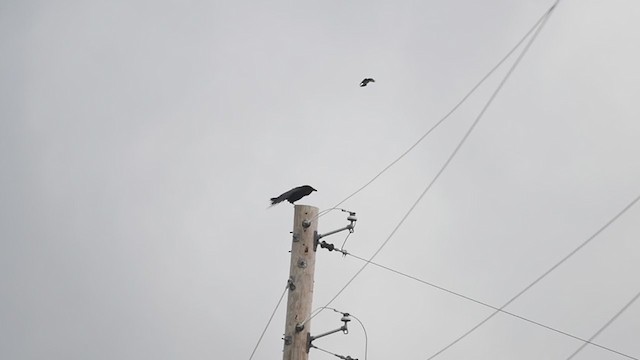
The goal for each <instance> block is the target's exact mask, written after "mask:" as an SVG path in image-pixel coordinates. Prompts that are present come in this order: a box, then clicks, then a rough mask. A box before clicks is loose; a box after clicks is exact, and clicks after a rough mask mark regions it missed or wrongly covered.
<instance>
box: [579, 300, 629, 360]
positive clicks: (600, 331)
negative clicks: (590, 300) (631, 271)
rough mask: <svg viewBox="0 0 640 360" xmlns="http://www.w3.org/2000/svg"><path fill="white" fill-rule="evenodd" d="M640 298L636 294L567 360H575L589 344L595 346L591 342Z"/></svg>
mask: <svg viewBox="0 0 640 360" xmlns="http://www.w3.org/2000/svg"><path fill="white" fill-rule="evenodd" d="M638 297H640V292H638V293H637V294H636V296H634V297H633V298H632V299H631V300H630V301H629V302H628V303H627V304H626V305H625V306H623V307H622V309H620V311H618V312H617V313H616V314H615V315H613V317H612V318H611V319H609V321H607V323H606V324H604V325H603V326H602V327H601V328H600V330H598V331H596V333H595V334H593V336H592V337H590V338H589V341H587V342H585V343H584V344H582V345H581V346H580V347H579V348H578V349H576V351H574V352H573V354H571V355H569V357H568V358H567V360H571V359H573V357H574V356H576V355H577V354H578V353H579V352H580V351H582V349H584V348H585V347H586V346H587V344H593V343H592V342H591V340H593V339H595V338H596V337H597V336H598V335H600V333H602V332H603V331H604V330H605V329H606V328H607V327H609V325H611V323H613V322H614V321H616V319H617V318H618V317H619V316H620V315H621V314H622V313H623V312H625V310H627V308H629V306H631V304H633V303H634V302H635V301H636V300H638Z"/></svg>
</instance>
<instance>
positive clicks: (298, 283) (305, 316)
mask: <svg viewBox="0 0 640 360" xmlns="http://www.w3.org/2000/svg"><path fill="white" fill-rule="evenodd" d="M294 209H295V210H294V216H293V236H292V242H291V265H290V268H289V269H290V270H289V296H288V298H287V319H286V322H285V332H284V350H283V356H282V359H283V360H307V359H308V357H309V349H308V344H309V339H310V336H311V335H310V334H309V329H310V321H309V318H310V316H311V303H312V300H313V277H314V272H315V266H316V251H315V248H314V240H315V237H316V233H317V229H318V208H317V207H314V206H309V205H295V207H294Z"/></svg>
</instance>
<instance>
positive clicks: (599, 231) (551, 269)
mask: <svg viewBox="0 0 640 360" xmlns="http://www.w3.org/2000/svg"><path fill="white" fill-rule="evenodd" d="M638 200H640V195H638V196H637V197H636V198H635V199H634V200H633V201H631V202H630V203H629V204H628V205H627V206H625V207H624V209H622V211H620V212H618V214H616V216H614V217H613V218H612V219H611V220H609V221H608V222H607V223H606V224H605V225H604V226H602V227H601V228H600V229H598V231H596V232H595V233H594V234H593V235H591V236H590V237H589V238H588V239H587V240H585V241H584V242H583V243H582V244H580V245H579V246H578V247H577V248H575V249H574V250H573V251H571V252H570V253H569V254H568V255H566V256H565V257H564V258H562V259H561V260H560V261H558V262H557V263H556V264H555V265H553V266H552V267H551V268H549V269H548V270H547V271H545V272H544V273H543V274H542V275H540V276H539V277H538V278H537V279H535V280H534V281H533V282H532V283H531V284H529V285H527V286H526V287H525V288H524V289H522V290H521V291H520V292H519V293H517V294H516V295H515V296H514V297H512V298H511V299H510V300H509V301H507V302H506V303H505V304H504V305H502V306H501V307H500V308H499V309H498V310H496V311H495V312H494V313H492V314H491V315H489V316H488V317H486V318H485V319H484V320H482V321H481V322H479V323H478V324H476V325H475V326H474V327H472V328H471V329H469V330H468V331H467V332H465V333H464V334H462V335H461V336H459V337H458V338H457V339H455V340H454V341H453V342H451V343H450V344H449V345H447V346H445V347H444V348H443V349H441V350H440V351H438V352H436V353H435V354H433V355H432V356H431V357H429V358H427V360H431V359H433V358H435V357H436V356H438V355H440V354H441V353H442V352H444V351H445V350H447V349H449V348H450V347H452V346H453V345H455V344H456V343H458V342H459V341H460V340H462V339H464V338H465V337H466V336H467V335H469V334H471V333H472V332H473V331H475V330H476V329H477V328H479V327H480V326H482V325H483V324H484V323H485V322H487V321H489V319H491V318H492V317H494V316H495V315H496V314H498V313H499V312H501V311H502V310H503V309H504V308H506V307H507V306H509V304H511V303H512V302H514V301H515V300H516V299H517V298H519V297H520V296H521V295H522V294H524V293H525V292H527V291H528V290H529V289H531V288H532V287H533V286H534V285H536V284H537V283H538V282H540V280H542V279H544V278H545V277H546V276H547V275H549V274H550V273H551V272H552V271H553V270H555V269H556V268H557V267H558V266H560V265H562V264H563V263H564V262H565V261H567V260H568V259H569V258H570V257H572V256H573V255H574V254H575V253H577V252H578V251H580V249H582V248H583V247H585V246H586V245H587V244H588V243H589V242H591V240H593V239H595V237H596V236H598V235H599V234H600V233H601V232H602V231H604V230H605V229H606V228H607V227H609V225H611V224H612V223H613V222H614V221H616V220H617V219H618V218H619V217H620V216H622V214H624V213H625V212H627V210H629V209H630V208H631V207H632V206H633V205H635V203H636V202H638ZM580 340H582V339H580ZM583 341H584V340H583ZM607 350H610V349H607ZM616 353H617V352H616ZM620 355H623V356H625V357H628V358H631V359H635V358H634V357H630V356H628V355H624V354H620Z"/></svg>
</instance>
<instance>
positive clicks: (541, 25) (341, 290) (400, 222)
mask: <svg viewBox="0 0 640 360" xmlns="http://www.w3.org/2000/svg"><path fill="white" fill-rule="evenodd" d="M554 7H555V5H554V6H552V7H551V8H550V9H549V10H548V11H547V12H546V13H545V16H543V17H542V18H541V20H540V21H538V24H540V25H539V26H538V28H537V29H535V32H534V33H533V35H532V37H531V38H530V39H529V42H528V43H527V44H526V45H525V46H524V48H523V50H522V52H521V53H520V55H518V57H517V58H516V60H515V61H514V62H513V64H512V65H511V67H510V68H509V70H508V71H507V73H506V74H505V75H504V77H503V78H502V80H501V81H500V83H499V84H498V87H497V88H496V89H495V90H494V92H493V93H492V94H491V97H489V100H488V101H487V103H486V104H485V105H484V107H483V108H482V110H481V111H480V113H479V114H478V116H476V118H475V120H474V121H473V123H472V124H471V126H470V127H469V129H467V132H466V133H465V134H464V136H463V137H462V139H461V140H460V142H458V145H456V147H455V149H454V150H453V152H451V154H450V155H449V158H447V161H445V163H444V164H443V165H442V167H441V168H440V170H439V171H438V173H436V175H435V176H434V178H433V179H432V180H431V181H430V182H429V184H428V185H427V186H426V188H425V189H424V190H423V191H422V193H421V194H420V196H418V198H417V199H416V200H415V201H414V203H413V204H412V205H411V207H410V208H409V210H408V211H407V212H406V213H405V214H404V216H403V217H402V219H400V221H399V222H398V224H397V225H396V226H395V228H394V229H393V230H392V231H391V233H390V234H389V236H387V238H386V239H385V241H384V242H383V243H382V245H380V247H379V248H378V250H376V252H375V253H373V255H371V257H370V258H369V261H367V263H365V264H364V265H363V266H362V267H361V268H360V270H358V271H357V272H356V273H355V274H354V275H353V276H352V277H351V279H349V281H347V283H346V284H345V285H344V286H343V287H342V289H340V290H339V291H338V293H337V294H336V295H335V296H334V297H333V298H331V299H330V300H329V302H328V303H327V304H326V305H325V306H329V305H331V303H333V301H334V300H335V299H337V298H338V296H340V294H342V292H343V291H344V290H345V289H346V288H347V287H348V286H349V285H351V283H352V282H353V280H355V279H356V278H357V277H358V275H360V273H361V272H362V271H363V270H364V269H365V268H366V267H367V266H368V265H369V262H370V261H371V260H373V259H374V258H375V257H376V256H377V255H378V254H379V253H380V251H382V249H383V248H384V247H385V246H386V245H387V243H389V241H390V240H391V238H392V237H393V236H394V235H395V233H396V232H397V231H398V229H399V228H400V227H401V226H402V224H404V222H405V221H406V220H407V218H408V217H409V215H410V214H411V213H412V212H413V210H414V209H415V208H416V206H418V204H419V203H420V201H421V200H422V198H423V197H424V196H425V195H426V194H427V192H428V191H429V190H430V189H431V187H432V186H433V184H435V182H436V181H437V180H438V178H439V177H440V175H442V173H443V172H444V170H445V169H446V168H447V167H448V166H449V164H450V163H451V161H452V160H453V158H454V157H455V156H456V155H457V154H458V151H459V150H460V148H462V145H464V143H465V142H466V141H467V139H468V138H469V135H471V132H472V131H473V129H475V127H476V125H477V124H478V122H480V119H482V116H483V115H484V113H485V112H486V111H487V109H488V108H489V106H490V105H491V103H493V100H494V99H495V98H496V96H497V95H498V93H499V92H500V90H501V89H502V87H503V86H504V84H505V83H506V82H507V80H508V79H509V77H510V76H511V74H512V73H513V71H514V70H515V69H516V68H517V67H518V65H519V64H520V61H521V60H522V58H523V57H524V55H525V54H526V53H527V51H528V50H529V48H530V47H531V44H533V42H534V40H535V39H536V38H537V35H538V34H539V33H540V30H541V29H542V27H543V26H544V24H545V23H546V20H547V19H548V15H549V14H550V13H551V11H552V10H553V9H554ZM338 205H339V204H338ZM316 315H317V314H315V315H313V316H311V317H310V319H312V318H313V317H314V316H316ZM305 321H306V320H305Z"/></svg>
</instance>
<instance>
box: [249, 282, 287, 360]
mask: <svg viewBox="0 0 640 360" xmlns="http://www.w3.org/2000/svg"><path fill="white" fill-rule="evenodd" d="M288 289H289V282H287V286H285V288H284V291H283V292H282V295H280V299H279V300H278V303H277V304H276V307H275V308H274V309H273V312H272V313H271V316H270V317H269V321H267V325H265V327H264V330H262V334H260V337H259V338H258V342H257V343H256V346H254V347H253V351H252V352H251V356H249V360H251V359H253V355H255V353H256V350H258V346H259V345H260V342H261V341H262V338H263V337H264V334H265V333H266V332H267V329H268V328H269V325H270V324H271V320H273V317H274V316H275V314H276V311H278V308H279V307H280V303H282V299H284V295H285V294H286V293H287V290H288Z"/></svg>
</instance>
